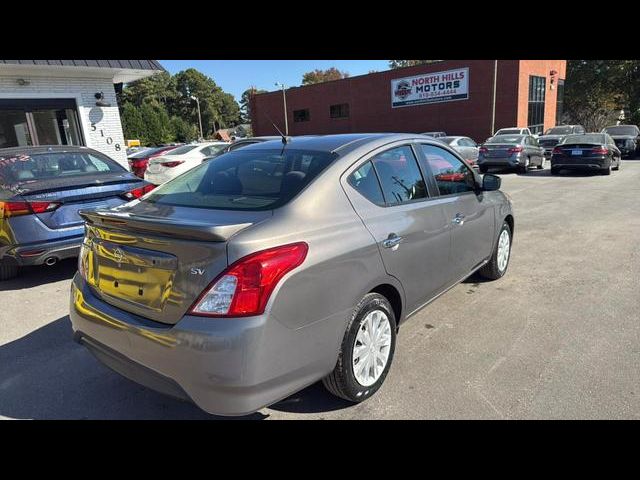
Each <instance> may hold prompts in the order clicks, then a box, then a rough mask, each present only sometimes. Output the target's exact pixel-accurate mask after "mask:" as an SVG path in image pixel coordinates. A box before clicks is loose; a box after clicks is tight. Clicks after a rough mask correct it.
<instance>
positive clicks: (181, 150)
mask: <svg viewBox="0 0 640 480" xmlns="http://www.w3.org/2000/svg"><path fill="white" fill-rule="evenodd" d="M194 148H198V145H184V146H182V147H178V148H174V149H173V150H171V151H169V152H167V153H166V154H165V155H183V154H185V153H187V152H190V151H191V150H193V149H194Z"/></svg>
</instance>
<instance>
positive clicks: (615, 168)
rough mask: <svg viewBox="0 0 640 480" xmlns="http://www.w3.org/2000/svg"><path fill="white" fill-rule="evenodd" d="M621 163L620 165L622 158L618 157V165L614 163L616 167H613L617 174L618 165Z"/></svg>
mask: <svg viewBox="0 0 640 480" xmlns="http://www.w3.org/2000/svg"><path fill="white" fill-rule="evenodd" d="M621 163H622V157H620V158H619V159H618V163H616V166H615V167H613V170H615V171H616V172H617V171H618V170H620V164H621Z"/></svg>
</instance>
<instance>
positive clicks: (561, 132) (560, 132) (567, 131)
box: [544, 127, 573, 135]
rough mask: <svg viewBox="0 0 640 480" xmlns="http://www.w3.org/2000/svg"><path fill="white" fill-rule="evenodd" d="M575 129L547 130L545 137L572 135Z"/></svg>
mask: <svg viewBox="0 0 640 480" xmlns="http://www.w3.org/2000/svg"><path fill="white" fill-rule="evenodd" d="M572 130H573V127H553V128H550V129H549V130H547V131H546V132H545V133H544V134H545V135H569V134H570V133H572Z"/></svg>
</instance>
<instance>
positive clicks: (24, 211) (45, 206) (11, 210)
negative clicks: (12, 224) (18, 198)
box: [0, 202, 60, 218]
mask: <svg viewBox="0 0 640 480" xmlns="http://www.w3.org/2000/svg"><path fill="white" fill-rule="evenodd" d="M59 206H60V203H58V202H0V218H2V217H18V216H20V215H31V214H32V213H47V212H53V211H54V210H55V209H56V208H58V207H59Z"/></svg>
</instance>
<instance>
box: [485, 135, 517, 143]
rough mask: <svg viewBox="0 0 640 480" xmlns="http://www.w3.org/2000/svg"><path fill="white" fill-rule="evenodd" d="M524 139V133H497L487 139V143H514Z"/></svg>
mask: <svg viewBox="0 0 640 480" xmlns="http://www.w3.org/2000/svg"><path fill="white" fill-rule="evenodd" d="M523 141H524V136H523V135H502V134H501V135H496V136H495V137H491V138H490V139H489V140H487V142H486V143H509V144H511V143H513V144H514V145H515V144H518V143H522V142H523Z"/></svg>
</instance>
